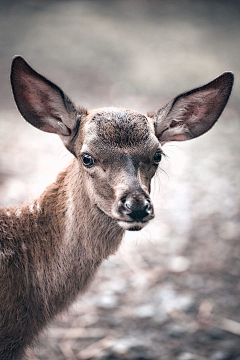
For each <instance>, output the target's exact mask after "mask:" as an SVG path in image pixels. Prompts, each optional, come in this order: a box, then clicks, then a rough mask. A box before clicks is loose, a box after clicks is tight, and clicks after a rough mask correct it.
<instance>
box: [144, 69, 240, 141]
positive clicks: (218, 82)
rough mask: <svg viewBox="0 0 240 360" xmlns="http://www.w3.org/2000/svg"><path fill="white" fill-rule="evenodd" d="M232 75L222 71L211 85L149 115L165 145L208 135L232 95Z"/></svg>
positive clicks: (184, 95)
mask: <svg viewBox="0 0 240 360" xmlns="http://www.w3.org/2000/svg"><path fill="white" fill-rule="evenodd" d="M233 79H234V77H233V74H232V73H231V72H225V73H223V74H222V75H220V76H219V77H217V78H216V79H214V80H213V81H211V82H210V83H208V84H206V85H204V86H202V87H199V88H196V89H193V90H191V91H188V92H185V93H182V94H180V95H178V96H177V97H175V98H174V99H173V100H172V101H170V102H169V103H168V104H167V105H165V106H164V107H163V108H161V109H160V110H158V111H156V112H154V113H151V114H148V116H150V117H152V118H153V120H154V124H155V133H156V136H157V137H158V139H159V141H160V142H161V143H162V144H164V143H166V142H169V141H184V140H189V139H193V138H195V137H198V136H200V135H202V134H204V133H205V132H207V131H208V130H209V129H211V127H212V126H213V125H214V124H215V122H216V121H217V120H218V118H219V116H220V115H221V113H222V111H223V109H224V107H225V106H226V104H227V102H228V99H229V96H230V94H231V90H232V85H233Z"/></svg>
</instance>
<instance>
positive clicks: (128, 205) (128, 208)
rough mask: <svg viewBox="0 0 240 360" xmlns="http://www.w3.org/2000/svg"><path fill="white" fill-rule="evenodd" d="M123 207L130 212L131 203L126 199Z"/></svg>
mask: <svg viewBox="0 0 240 360" xmlns="http://www.w3.org/2000/svg"><path fill="white" fill-rule="evenodd" d="M124 207H125V209H126V212H127V213H129V214H130V213H131V212H132V208H133V205H132V203H130V201H126V202H125V203H124Z"/></svg>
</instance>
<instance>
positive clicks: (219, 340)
mask: <svg viewBox="0 0 240 360" xmlns="http://www.w3.org/2000/svg"><path fill="white" fill-rule="evenodd" d="M239 38H240V2H238V1H231V0H230V1H221V0H220V1H219V0H218V1H214V0H209V1H205V0H202V1H200V0H195V1H191V0H181V1H177V0H176V1H153V0H149V1H147V0H135V1H132V0H128V1H127V0H126V1H107V0H105V1H71V0H69V1H52V0H41V1H37V0H18V1H11V0H10V1H7V0H6V1H4V0H1V2H0V59H1V63H0V83H1V87H0V185H1V187H0V204H1V206H10V205H15V204H23V203H25V202H26V201H29V200H31V199H33V198H34V197H37V196H38V195H39V194H40V193H41V192H42V191H43V190H44V188H45V186H46V185H47V184H49V183H50V182H52V181H54V179H55V177H56V174H57V173H58V172H59V170H61V169H62V168H64V167H65V166H66V165H67V164H68V163H69V162H70V161H71V155H70V154H69V153H68V152H67V150H65V148H64V147H63V145H62V144H61V141H60V140H59V139H58V138H57V136H55V135H51V134H47V133H43V132H40V131H38V130H36V129H35V128H33V127H31V126H30V125H28V124H27V123H26V122H25V121H24V120H23V119H22V118H21V116H20V114H19V113H18V111H17V109H16V106H15V104H14V101H13V97H12V94H11V89H10V83H9V71H10V65H11V59H12V57H13V55H15V54H21V55H22V56H24V57H25V58H26V60H27V61H28V62H29V63H30V64H31V65H32V66H33V68H34V69H35V70H37V71H38V72H40V73H42V74H43V75H44V76H46V77H47V78H49V79H50V80H52V81H53V82H55V83H57V84H58V85H59V86H60V87H62V88H63V90H64V91H65V92H66V93H67V94H68V95H69V97H70V98H71V99H72V100H73V101H74V102H75V103H76V104H78V105H82V106H84V107H87V108H97V107H101V106H111V105H115V106H121V107H126V108H132V109H135V110H138V111H141V112H147V111H151V110H153V109H156V108H159V107H160V106H161V105H163V104H164V103H165V102H166V101H168V100H170V99H171V98H172V97H174V96H176V95H178V94H179V93H181V92H183V91H186V90H190V89H192V88H195V87H198V86H201V85H203V84H205V83H207V82H209V81H211V80H212V79H213V78H215V77H217V76H218V75H219V74H220V73H222V72H224V71H226V70H231V71H233V72H234V73H235V76H236V78H235V79H236V80H235V85H234V89H233V93H232V96H231V98H230V101H229V103H228V106H227V108H226V109H225V111H224V113H223V114H222V116H221V118H220V120H219V121H218V123H217V124H216V125H215V127H214V128H213V129H212V130H211V131H210V132H209V133H207V134H205V135H203V136H202V137H200V138H198V139H195V140H192V141H189V142H186V143H184V142H182V143H171V144H169V145H166V146H165V148H164V151H165V153H166V154H167V157H166V158H165V159H164V160H163V162H162V163H161V170H160V171H159V172H158V174H157V176H156V178H155V180H154V181H153V185H154V189H153V193H152V197H153V200H154V203H155V207H156V219H155V220H154V221H153V222H152V223H151V224H150V225H149V226H148V227H147V228H146V229H144V230H142V231H141V232H140V233H139V232H138V233H136V234H135V233H134V234H132V233H131V234H130V233H129V234H127V235H126V237H125V239H124V241H123V244H122V246H121V248H120V250H119V251H118V253H117V254H116V255H114V256H112V257H110V258H109V260H107V261H105V262H104V263H103V265H102V266H101V269H100V271H99V272H98V275H97V277H96V279H95V281H94V283H93V284H92V286H91V288H90V290H89V291H88V292H87V293H86V294H85V295H84V296H80V297H79V299H78V301H77V302H76V303H75V304H74V306H73V307H72V308H71V309H70V310H69V311H68V313H66V314H63V315H62V316H60V317H59V318H58V319H56V321H55V322H54V323H53V324H52V325H51V326H50V327H49V329H48V330H46V331H45V333H44V334H43V335H42V336H41V338H40V341H39V343H38V344H36V347H35V348H34V350H32V351H30V352H29V359H32V360H44V359H46V360H47V359H51V360H54V359H56V360H64V359H92V360H93V359H104V360H107V359H108V360H111V359H132V360H133V359H134V360H137V359H138V360H142V359H145V360H151V359H161V360H172V359H178V360H203V359H210V360H229V359H234V360H235V359H238V360H239V359H240V281H239V276H240V242H239V237H240V224H239V204H240V201H239V200H240V199H239V198H240V196H239V189H240V187H239V186H240V177H239V174H240V166H239V158H240V119H239V116H240V115H239V110H240V106H239V99H240V92H239V90H240V80H239V79H240V64H239V57H240V46H239V45H240V41H239Z"/></svg>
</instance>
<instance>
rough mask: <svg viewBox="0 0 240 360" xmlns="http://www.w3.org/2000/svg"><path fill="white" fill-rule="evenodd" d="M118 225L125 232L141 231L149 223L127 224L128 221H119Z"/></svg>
mask: <svg viewBox="0 0 240 360" xmlns="http://www.w3.org/2000/svg"><path fill="white" fill-rule="evenodd" d="M118 225H119V226H120V227H121V228H123V229H124V230H133V231H134V230H135V231H137V230H141V229H142V228H144V226H146V225H147V222H145V223H140V222H137V221H136V222H132V223H129V222H126V221H118Z"/></svg>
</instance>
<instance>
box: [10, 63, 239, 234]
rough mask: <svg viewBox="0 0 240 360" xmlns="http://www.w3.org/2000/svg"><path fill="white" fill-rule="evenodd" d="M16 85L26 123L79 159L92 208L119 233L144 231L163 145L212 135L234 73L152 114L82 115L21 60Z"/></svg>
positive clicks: (106, 110) (14, 66)
mask: <svg viewBox="0 0 240 360" xmlns="http://www.w3.org/2000/svg"><path fill="white" fill-rule="evenodd" d="M11 83H12V88H13V94H14V98H15V101H16V103H17V106H18V109H19V111H20V112H21V114H22V115H23V116H24V117H25V119H26V120H27V121H28V122H29V123H30V124H32V125H33V126H35V127H37V128H39V129H40V130H43V131H47V132H51V133H56V134H58V135H59V136H60V137H61V139H62V141H63V143H64V144H65V146H66V147H67V149H68V150H69V151H70V152H72V154H73V155H74V156H75V157H76V158H77V160H78V164H79V171H81V174H82V175H83V177H84V178H85V191H86V193H87V194H88V197H89V200H90V201H91V202H92V204H93V206H97V207H98V209H99V210H100V211H103V212H104V213H105V214H107V215H108V216H109V217H111V218H113V219H115V220H116V221H117V222H118V224H119V226H120V227H122V228H124V229H126V230H140V229H142V228H143V227H144V226H145V225H146V224H147V223H148V222H149V221H150V220H151V219H152V218H153V217H154V210H153V205H152V203H151V200H150V195H149V194H150V183H151V179H152V177H153V176H154V174H155V172H156V169H157V166H158V164H159V162H160V160H161V155H162V149H161V146H162V145H164V144H165V143H166V142H169V141H183V140H189V139H192V138H195V137H197V136H200V135H202V134H204V133H205V132H207V131H208V130H209V129H210V128H211V127H212V126H213V125H214V124H215V122H216V121H217V119H218V118H219V116H220V115H221V113H222V111H223V109H224V107H225V105H226V103H227V101H228V98H229V96H230V93H231V89H232V85H233V74H232V73H230V72H226V73H223V74H222V75H220V76H219V77H217V78H216V79H215V80H213V81H211V82H210V83H208V84H206V85H204V86H202V87H199V88H196V89H193V90H191V91H189V92H186V93H183V94H180V95H178V96H177V97H175V98H174V99H173V100H171V101H170V102H169V103H168V104H166V105H165V106H164V107H162V108H160V109H159V110H157V111H156V112H153V113H151V114H148V115H143V114H140V113H138V112H135V111H132V110H125V109H118V108H103V109H99V110H94V111H89V112H88V111H86V110H83V109H76V107H75V106H74V105H73V103H72V102H71V101H70V100H69V98H68V97H67V96H66V95H65V94H64V93H63V91H62V90H61V89H60V88H59V87H58V86H57V85H55V84H53V83H52V82H50V81H49V80H47V79H46V78H44V77H43V76H41V75H40V74H38V73H37V72H36V71H34V70H33V69H32V68H31V67H30V66H29V65H28V64H27V63H26V61H25V60H24V59H23V58H21V57H19V56H18V57H15V58H14V60H13V64H12V72H11Z"/></svg>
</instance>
